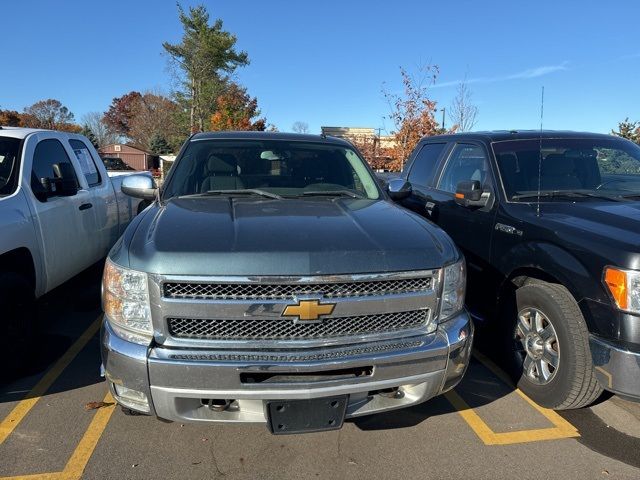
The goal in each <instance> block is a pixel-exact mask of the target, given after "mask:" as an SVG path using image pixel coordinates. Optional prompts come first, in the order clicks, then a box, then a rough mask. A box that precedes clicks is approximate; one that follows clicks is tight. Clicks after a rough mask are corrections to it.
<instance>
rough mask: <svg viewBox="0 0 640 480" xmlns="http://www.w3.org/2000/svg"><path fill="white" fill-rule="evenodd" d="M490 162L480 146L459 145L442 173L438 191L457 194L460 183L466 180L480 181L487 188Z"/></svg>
mask: <svg viewBox="0 0 640 480" xmlns="http://www.w3.org/2000/svg"><path fill="white" fill-rule="evenodd" d="M488 172H489V162H488V161H487V156H486V155H485V153H484V150H483V149H482V147H480V146H479V145H470V144H465V143H459V144H457V145H456V146H455V147H454V149H453V151H452V152H451V155H450V157H449V161H448V162H447V164H446V165H445V167H444V170H443V171H442V175H441V176H440V181H439V182H438V190H443V191H445V192H450V193H456V188H457V186H458V183H460V182H462V181H464V180H478V181H479V182H480V184H481V185H482V186H485V185H486V183H487V181H488V177H489V174H488Z"/></svg>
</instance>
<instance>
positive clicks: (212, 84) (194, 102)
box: [162, 4, 249, 132]
mask: <svg viewBox="0 0 640 480" xmlns="http://www.w3.org/2000/svg"><path fill="white" fill-rule="evenodd" d="M178 15H179V18H180V23H182V27H183V29H184V33H183V35H182V41H181V42H180V43H176V44H171V43H169V42H164V43H163V44H162V46H163V47H164V49H165V50H166V52H167V53H168V54H169V56H170V59H171V62H172V64H173V65H174V67H176V68H175V70H176V72H180V73H179V77H180V78H181V80H182V83H183V85H184V88H185V91H183V92H179V93H180V96H181V98H182V99H184V100H185V103H186V105H187V107H188V109H189V126H190V129H191V132H196V131H202V130H203V128H204V126H205V119H207V118H209V117H210V116H211V114H212V113H213V112H214V107H215V103H216V102H215V99H217V98H219V97H220V95H221V90H222V89H223V88H224V86H225V83H226V82H227V79H228V76H229V75H230V74H232V73H233V72H234V71H235V70H236V68H237V67H240V66H244V65H247V64H248V63H249V59H248V56H247V53H246V52H243V51H240V52H238V51H237V50H236V49H235V44H236V36H235V35H233V34H231V33H229V32H227V31H225V30H223V29H222V20H220V19H217V20H216V21H215V22H214V23H213V25H209V13H208V12H207V9H206V7H205V6H204V5H200V6H197V7H190V8H189V13H188V14H187V13H186V12H185V11H184V10H183V8H182V7H181V6H180V4H178Z"/></svg>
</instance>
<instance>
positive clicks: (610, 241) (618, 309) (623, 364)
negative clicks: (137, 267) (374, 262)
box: [389, 131, 640, 409]
mask: <svg viewBox="0 0 640 480" xmlns="http://www.w3.org/2000/svg"><path fill="white" fill-rule="evenodd" d="M389 189H390V191H393V192H404V195H406V197H405V198H404V199H402V200H401V202H402V203H403V204H404V206H406V207H408V208H410V209H411V210H413V211H415V212H418V213H420V214H421V215H423V216H425V217H427V218H429V219H431V220H432V221H433V222H435V223H437V224H438V225H439V226H441V227H442V228H443V229H444V230H445V231H446V232H447V233H448V234H449V235H450V236H451V237H452V238H453V240H454V241H455V242H456V243H457V244H458V246H459V247H460V248H461V249H462V250H463V252H464V254H465V256H466V258H467V265H468V278H469V289H468V296H467V306H468V308H469V309H470V311H471V312H472V314H473V316H474V319H475V320H476V323H478V324H483V323H484V324H485V325H487V328H486V329H484V330H485V331H488V332H492V333H491V335H495V338H496V340H498V339H499V340H500V342H496V343H495V344H496V345H500V346H502V348H501V349H500V350H501V351H502V354H501V355H500V357H503V360H504V366H505V367H506V368H507V369H508V370H509V371H510V372H511V373H512V374H513V375H514V377H515V379H516V380H517V382H518V386H519V387H520V388H521V389H522V390H523V391H524V392H525V393H526V394H527V395H529V396H530V397H531V398H533V399H534V400H535V401H536V402H538V403H539V404H541V405H544V406H547V407H550V408H554V409H566V408H577V407H581V406H584V405H588V404H590V403H591V402H593V401H594V400H595V399H596V398H597V397H598V396H599V395H600V393H601V392H602V390H603V389H606V390H609V391H612V392H615V393H618V394H621V395H624V396H627V397H631V398H635V399H639V398H640V147H638V145H636V144H634V143H632V142H629V141H627V140H623V139H621V138H617V137H613V136H609V135H598V134H591V133H574V132H552V131H544V132H540V131H500V132H480V133H465V134H455V135H442V136H435V137H425V138H424V139H422V140H421V141H420V143H419V145H418V146H417V147H416V149H415V150H414V151H413V153H412V155H411V157H410V158H409V160H408V162H407V165H406V167H405V169H404V171H403V173H402V178H399V179H395V180H391V181H390V183H389ZM396 196H397V194H396ZM400 196H402V195H400ZM496 320H498V321H496Z"/></svg>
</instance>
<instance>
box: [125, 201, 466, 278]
mask: <svg viewBox="0 0 640 480" xmlns="http://www.w3.org/2000/svg"><path fill="white" fill-rule="evenodd" d="M143 215H144V218H142V219H141V220H140V222H135V224H134V225H132V226H131V228H135V232H134V233H133V234H131V232H129V233H130V234H129V235H127V234H125V236H124V237H123V238H125V242H126V243H128V245H127V244H124V245H121V247H122V248H119V249H118V250H119V252H115V253H112V256H114V257H118V258H114V260H115V261H116V262H118V263H124V259H123V258H122V257H121V256H122V253H123V250H124V251H127V253H128V263H129V266H130V268H133V269H135V270H139V271H144V272H149V273H158V274H172V275H243V276H244V275H246V276H259V275H294V276H295V275H324V274H329V275H331V274H336V275H337V274H350V273H376V272H389V271H409V270H421V269H431V268H440V267H442V265H443V264H445V263H450V262H453V261H455V260H456V259H457V258H458V257H459V253H458V251H457V249H456V247H455V246H454V244H453V243H452V241H451V240H450V239H449V237H448V236H447V235H446V234H445V233H444V232H443V231H442V230H440V229H439V228H438V227H436V226H435V225H433V224H431V223H430V222H428V221H426V220H424V219H422V218H421V217H419V216H417V215H415V214H413V213H410V212H409V211H407V210H405V209H403V208H401V207H399V206H397V205H395V204H393V203H391V202H389V201H386V200H364V199H345V198H337V199H336V198H313V199H284V200H270V199H258V198H229V197H199V198H177V199H172V200H170V201H168V202H167V203H166V204H165V205H157V204H156V205H154V206H153V207H152V208H150V209H148V210H147V211H146V212H145V213H144V214H143ZM127 238H128V242H127V240H126V239H127Z"/></svg>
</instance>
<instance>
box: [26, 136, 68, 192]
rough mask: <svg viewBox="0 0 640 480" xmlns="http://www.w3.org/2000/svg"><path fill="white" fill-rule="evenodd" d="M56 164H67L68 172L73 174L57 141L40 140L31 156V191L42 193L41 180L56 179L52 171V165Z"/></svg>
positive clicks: (66, 157) (63, 150) (65, 154)
mask: <svg viewBox="0 0 640 480" xmlns="http://www.w3.org/2000/svg"><path fill="white" fill-rule="evenodd" d="M56 163H57V164H63V163H67V164H69V166H70V167H71V168H70V170H71V171H73V172H75V169H74V168H73V164H72V163H71V160H70V159H69V156H68V155H67V152H66V150H65V149H64V147H63V146H62V144H61V143H60V142H59V141H58V140H54V139H50V140H42V141H41V142H40V143H38V145H37V146H36V151H35V152H34V154H33V168H32V170H31V189H32V190H33V192H34V193H38V192H44V189H43V188H42V184H41V183H40V179H41V178H56V175H55V173H54V171H53V165H55V164H56ZM74 176H75V173H74Z"/></svg>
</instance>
